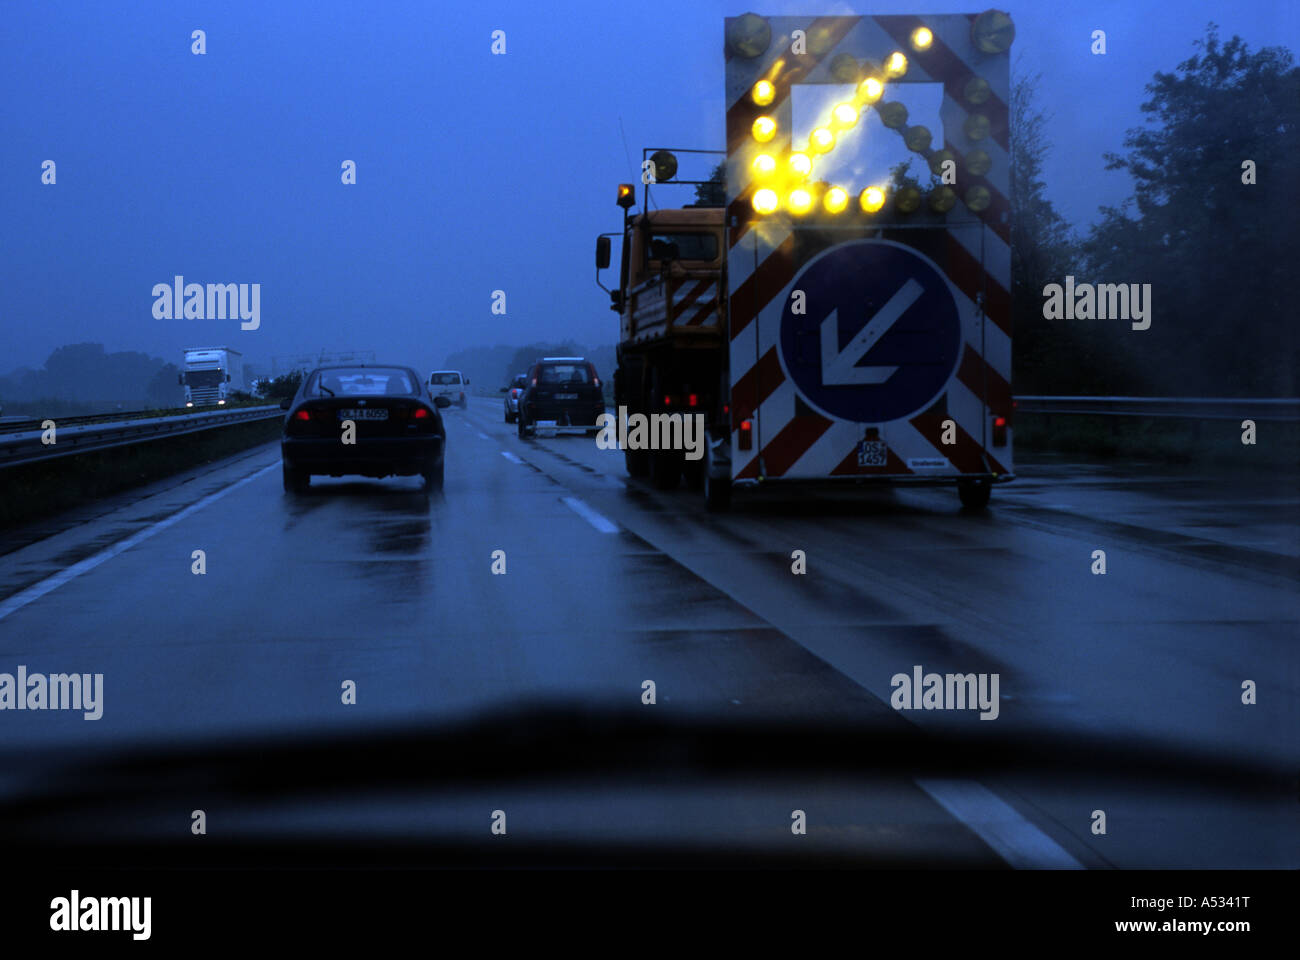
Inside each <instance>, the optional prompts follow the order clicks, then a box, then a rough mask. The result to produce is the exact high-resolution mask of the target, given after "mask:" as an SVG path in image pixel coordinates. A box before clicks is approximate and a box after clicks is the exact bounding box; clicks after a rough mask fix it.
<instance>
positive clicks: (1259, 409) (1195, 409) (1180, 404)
mask: <svg viewBox="0 0 1300 960" xmlns="http://www.w3.org/2000/svg"><path fill="white" fill-rule="evenodd" d="M1015 402H1016V413H1042V414H1049V415H1055V414H1058V413H1059V414H1087V415H1089V416H1103V417H1181V418H1183V419H1187V420H1265V421H1300V398H1296V397H1290V398H1273V397H1269V398H1261V399H1252V398H1249V397H1016V398H1015Z"/></svg>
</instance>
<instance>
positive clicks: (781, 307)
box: [710, 10, 1015, 506]
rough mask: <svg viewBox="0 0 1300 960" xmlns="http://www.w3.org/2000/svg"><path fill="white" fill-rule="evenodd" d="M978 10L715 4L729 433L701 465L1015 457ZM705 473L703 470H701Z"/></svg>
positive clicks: (871, 465) (965, 495)
mask: <svg viewBox="0 0 1300 960" xmlns="http://www.w3.org/2000/svg"><path fill="white" fill-rule="evenodd" d="M1014 33H1015V28H1014V25H1013V24H1012V22H1011V19H1010V17H1008V16H1007V15H1006V14H1005V13H1002V12H1001V11H996V10H990V11H986V12H984V13H981V14H970V15H965V14H945V15H940V16H837V17H761V16H758V15H756V14H746V15H744V16H741V17H732V18H728V19H727V20H726V55H727V65H726V106H727V113H726V129H727V156H726V208H725V212H724V224H723V226H724V234H725V239H724V243H725V247H726V264H725V271H724V272H725V274H726V276H725V284H726V293H727V296H726V317H725V320H724V327H725V332H726V339H727V344H726V347H725V350H726V359H727V371H726V381H727V383H728V384H729V394H730V401H731V402H730V405H729V422H728V421H724V423H725V424H726V425H727V426H728V427H729V436H717V435H715V436H714V438H713V444H712V446H713V450H712V454H713V455H712V457H711V463H710V476H711V478H713V479H714V481H715V484H716V482H717V481H719V480H722V479H723V478H724V476H725V474H724V473H723V471H722V470H721V467H722V465H723V464H724V463H725V462H726V461H727V460H729V461H730V462H729V464H728V467H729V470H728V471H727V473H729V477H730V481H731V483H732V484H733V485H737V486H742V485H748V484H759V483H764V482H767V481H775V480H781V481H786V480H799V481H810V480H833V479H844V480H848V479H855V480H866V479H872V480H883V481H890V482H922V483H927V482H928V483H944V482H946V483H957V484H958V487H959V490H960V491H961V493H962V501H963V503H966V504H967V505H970V506H982V505H983V504H984V503H985V502H987V500H988V493H989V490H990V488H991V484H992V483H994V482H999V481H1005V480H1010V479H1012V477H1013V464H1012V457H1011V426H1010V422H1011V413H1012V409H1011V385H1010V380H1011V303H1010V295H1009V291H1010V284H1011V275H1010V274H1011V256H1010V204H1009V203H1008V199H1007V198H1008V196H1009V168H1010V143H1009V140H1008V134H1009V129H1008V112H1007V103H1008V97H1009V89H1008V84H1009V70H1008V59H1009V54H1008V51H1009V48H1010V45H1011V40H1012V38H1013V37H1014ZM715 474H716V476H715Z"/></svg>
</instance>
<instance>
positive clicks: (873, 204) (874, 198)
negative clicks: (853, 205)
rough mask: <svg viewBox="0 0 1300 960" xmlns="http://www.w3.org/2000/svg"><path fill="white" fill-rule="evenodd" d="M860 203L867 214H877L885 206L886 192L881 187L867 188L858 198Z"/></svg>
mask: <svg viewBox="0 0 1300 960" xmlns="http://www.w3.org/2000/svg"><path fill="white" fill-rule="evenodd" d="M858 203H859V204H861V206H862V209H863V210H865V211H866V212H867V213H876V212H877V211H879V210H880V208H881V207H883V206H884V205H885V191H884V190H881V189H880V188H879V187H867V189H865V190H863V191H862V194H861V196H859V197H858Z"/></svg>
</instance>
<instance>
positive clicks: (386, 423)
mask: <svg viewBox="0 0 1300 960" xmlns="http://www.w3.org/2000/svg"><path fill="white" fill-rule="evenodd" d="M449 405H450V402H449V401H448V400H447V399H446V398H444V397H436V398H435V397H433V396H431V395H430V394H429V393H428V392H427V391H426V389H425V385H424V383H423V382H422V379H421V377H420V375H419V374H417V373H416V372H415V371H414V370H412V369H411V368H410V367H398V366H369V365H366V364H340V365H337V366H328V367H318V368H317V369H315V370H313V371H312V372H311V373H310V374H308V375H307V377H306V378H305V379H304V380H303V382H302V386H301V387H299V388H298V393H297V394H296V395H295V396H294V398H293V399H292V400H285V401H283V402H282V403H281V406H282V407H284V408H285V409H286V410H288V411H289V412H288V414H287V415H286V416H285V418H284V432H283V435H282V437H281V440H280V458H281V461H282V463H283V466H284V489H285V490H286V491H287V492H290V493H301V492H303V491H305V490H306V489H307V487H308V486H309V485H310V484H311V478H312V475H313V474H315V475H328V476H331V477H341V476H344V475H346V474H360V475H361V476H365V477H388V476H403V477H409V476H414V475H415V474H419V475H420V476H422V477H424V483H425V488H426V489H428V490H437V489H440V488H441V487H442V476H443V454H444V451H445V448H446V440H447V435H446V432H445V430H444V429H443V424H442V415H441V414H440V413H439V412H438V411H439V408H441V407H446V406H449ZM344 421H351V423H352V424H353V428H354V433H353V434H352V438H353V439H354V440H355V442H354V443H345V442H344V439H345V432H344V427H345V424H344Z"/></svg>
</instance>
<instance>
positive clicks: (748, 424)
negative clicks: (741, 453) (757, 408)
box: [740, 420, 754, 450]
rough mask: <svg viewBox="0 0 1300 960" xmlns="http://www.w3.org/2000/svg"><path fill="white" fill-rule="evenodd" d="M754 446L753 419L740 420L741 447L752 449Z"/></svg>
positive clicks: (742, 448)
mask: <svg viewBox="0 0 1300 960" xmlns="http://www.w3.org/2000/svg"><path fill="white" fill-rule="evenodd" d="M753 446H754V423H753V421H752V420H742V421H740V449H741V450H750V449H752V448H753Z"/></svg>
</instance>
